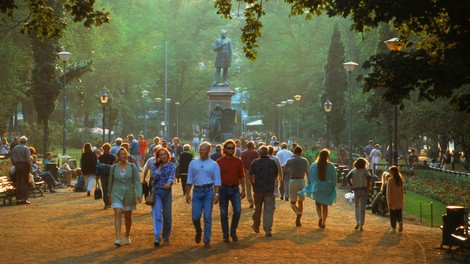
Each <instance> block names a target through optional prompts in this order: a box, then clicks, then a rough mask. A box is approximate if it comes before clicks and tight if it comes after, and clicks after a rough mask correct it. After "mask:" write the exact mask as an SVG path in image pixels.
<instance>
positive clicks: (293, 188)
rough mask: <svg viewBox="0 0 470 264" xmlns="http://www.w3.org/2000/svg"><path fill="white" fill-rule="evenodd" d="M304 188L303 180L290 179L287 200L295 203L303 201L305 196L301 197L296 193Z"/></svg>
mask: <svg viewBox="0 0 470 264" xmlns="http://www.w3.org/2000/svg"><path fill="white" fill-rule="evenodd" d="M304 187H305V180H304V179H291V180H290V181H289V199H290V200H291V202H295V201H297V200H298V201H303V200H305V196H301V195H299V194H298V192H300V191H302V189H303V188H304Z"/></svg>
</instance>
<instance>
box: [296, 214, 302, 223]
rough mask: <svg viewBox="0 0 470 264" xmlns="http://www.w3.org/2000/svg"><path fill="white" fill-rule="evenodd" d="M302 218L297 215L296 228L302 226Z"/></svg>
mask: <svg viewBox="0 0 470 264" xmlns="http://www.w3.org/2000/svg"><path fill="white" fill-rule="evenodd" d="M301 217H302V215H301V214H298V215H297V219H295V226H302V224H301V223H300V218H301Z"/></svg>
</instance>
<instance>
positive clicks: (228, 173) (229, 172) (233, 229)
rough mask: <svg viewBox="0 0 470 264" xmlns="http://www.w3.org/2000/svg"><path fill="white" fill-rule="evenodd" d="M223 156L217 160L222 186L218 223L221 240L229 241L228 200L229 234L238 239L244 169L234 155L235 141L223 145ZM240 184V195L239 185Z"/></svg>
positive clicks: (228, 141) (233, 238) (243, 193)
mask: <svg viewBox="0 0 470 264" xmlns="http://www.w3.org/2000/svg"><path fill="white" fill-rule="evenodd" d="M223 147H224V148H223V151H224V156H223V157H222V158H219V159H218V160H217V163H218V164H219V167H220V178H221V182H222V186H221V187H220V199H219V206H220V224H221V226H222V233H223V240H224V242H229V239H228V235H229V225H228V202H229V201H230V202H231V204H232V208H233V216H232V224H231V226H230V236H231V237H232V240H233V241H238V237H237V227H238V222H239V221H240V215H241V212H242V206H241V199H243V198H245V196H246V193H245V169H244V168H243V162H242V161H241V160H240V159H237V158H236V157H235V156H234V153H235V147H236V143H235V141H233V140H231V139H229V140H226V141H225V142H224V145H223ZM240 184H241V186H242V192H241V195H240V189H239V185H240Z"/></svg>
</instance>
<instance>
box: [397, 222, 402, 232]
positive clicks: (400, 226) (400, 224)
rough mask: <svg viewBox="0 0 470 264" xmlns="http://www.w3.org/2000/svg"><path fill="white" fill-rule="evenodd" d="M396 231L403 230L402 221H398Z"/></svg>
mask: <svg viewBox="0 0 470 264" xmlns="http://www.w3.org/2000/svg"><path fill="white" fill-rule="evenodd" d="M398 232H403V222H400V223H398Z"/></svg>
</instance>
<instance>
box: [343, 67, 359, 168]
mask: <svg viewBox="0 0 470 264" xmlns="http://www.w3.org/2000/svg"><path fill="white" fill-rule="evenodd" d="M357 65H359V64H357V63H355V62H352V61H350V62H345V63H343V66H344V69H345V70H346V71H347V72H348V74H349V76H348V81H349V120H348V123H349V128H348V130H349V133H348V138H349V144H348V147H349V157H348V164H349V166H351V164H352V151H353V149H352V112H351V111H352V110H351V101H352V81H351V74H352V72H353V71H354V68H355V67H356V66H357Z"/></svg>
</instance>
